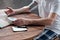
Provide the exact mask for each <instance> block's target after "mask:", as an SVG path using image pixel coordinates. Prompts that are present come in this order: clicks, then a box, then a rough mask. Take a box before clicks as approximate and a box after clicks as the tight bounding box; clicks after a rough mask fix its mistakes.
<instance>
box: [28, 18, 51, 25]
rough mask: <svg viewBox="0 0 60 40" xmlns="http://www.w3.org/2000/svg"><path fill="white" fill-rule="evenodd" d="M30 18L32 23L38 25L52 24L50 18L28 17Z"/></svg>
mask: <svg viewBox="0 0 60 40" xmlns="http://www.w3.org/2000/svg"><path fill="white" fill-rule="evenodd" d="M28 20H30V22H31V24H36V25H51V22H52V20H51V19H49V18H40V19H28Z"/></svg>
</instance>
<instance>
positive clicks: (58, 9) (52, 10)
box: [50, 2, 60, 14]
mask: <svg viewBox="0 0 60 40" xmlns="http://www.w3.org/2000/svg"><path fill="white" fill-rule="evenodd" d="M59 7H60V6H59V3H58V2H57V3H56V2H55V3H54V4H53V5H52V6H51V10H50V13H52V12H54V13H56V14H59V11H60V8H59Z"/></svg>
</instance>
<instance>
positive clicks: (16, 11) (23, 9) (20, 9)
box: [14, 7, 29, 14]
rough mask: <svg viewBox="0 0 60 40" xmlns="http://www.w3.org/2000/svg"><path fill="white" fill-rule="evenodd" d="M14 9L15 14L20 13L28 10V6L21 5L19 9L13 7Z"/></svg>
mask: <svg viewBox="0 0 60 40" xmlns="http://www.w3.org/2000/svg"><path fill="white" fill-rule="evenodd" d="M14 11H15V14H17V13H21V12H29V7H22V8H19V9H15V10H14Z"/></svg>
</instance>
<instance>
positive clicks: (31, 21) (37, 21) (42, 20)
mask: <svg viewBox="0 0 60 40" xmlns="http://www.w3.org/2000/svg"><path fill="white" fill-rule="evenodd" d="M56 16H57V14H56V13H50V14H49V16H48V17H47V18H39V19H27V18H21V19H18V20H16V21H14V22H13V24H15V25H18V26H21V25H28V24H37V25H51V24H52V23H53V22H54V21H55V19H56ZM18 23H19V24H18Z"/></svg>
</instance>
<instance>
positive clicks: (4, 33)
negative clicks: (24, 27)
mask: <svg viewBox="0 0 60 40" xmlns="http://www.w3.org/2000/svg"><path fill="white" fill-rule="evenodd" d="M13 17H16V18H20V17H26V18H40V17H38V16H37V15H35V14H27V15H26V14H24V15H22V14H20V15H15V16H13ZM11 27H12V26H8V27H6V28H3V29H0V40H24V39H29V38H32V37H35V36H37V35H38V34H39V33H41V31H42V30H41V29H43V26H30V27H28V31H25V32H13V31H12V28H11Z"/></svg>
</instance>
